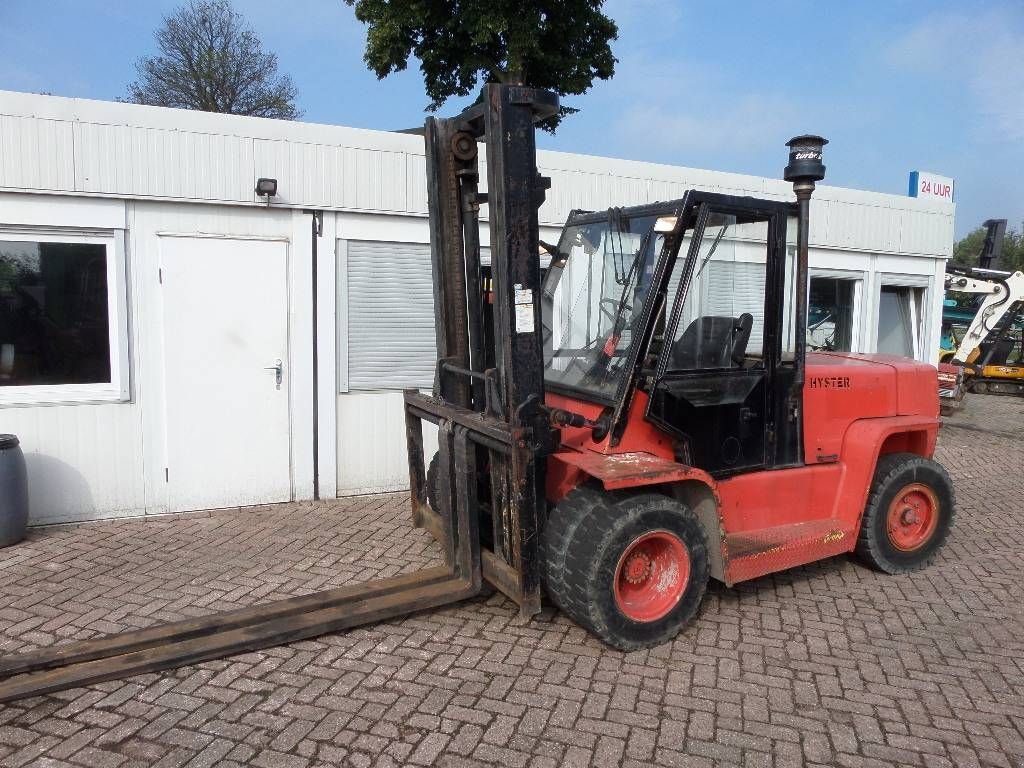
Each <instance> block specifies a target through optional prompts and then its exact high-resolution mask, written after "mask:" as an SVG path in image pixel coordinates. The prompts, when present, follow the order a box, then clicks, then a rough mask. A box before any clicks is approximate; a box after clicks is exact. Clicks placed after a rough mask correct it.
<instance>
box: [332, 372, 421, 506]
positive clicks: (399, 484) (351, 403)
mask: <svg viewBox="0 0 1024 768" xmlns="http://www.w3.org/2000/svg"><path fill="white" fill-rule="evenodd" d="M406 445H407V443H406V436H405V408H404V406H403V401H402V393H401V392H350V393H348V394H344V395H338V495H339V496H346V495H352V494H357V493H383V492H387V491H399V490H405V489H406V488H408V487H409V462H408V458H407V456H408V449H407V447H406ZM436 450H437V428H436V427H435V426H434V425H433V424H430V423H429V422H426V421H424V422H423V453H424V455H425V456H426V459H427V461H430V457H431V456H433V455H434V452H435V451H436Z"/></svg>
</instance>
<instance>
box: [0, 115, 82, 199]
mask: <svg viewBox="0 0 1024 768" xmlns="http://www.w3.org/2000/svg"><path fill="white" fill-rule="evenodd" d="M0 187H15V188H19V189H51V190H55V191H61V192H71V191H73V190H74V188H75V165H74V145H73V137H72V131H71V123H68V122H63V121H59V120H39V119H35V118H30V117H13V116H11V115H0Z"/></svg>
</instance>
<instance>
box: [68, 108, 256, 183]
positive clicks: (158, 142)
mask: <svg viewBox="0 0 1024 768" xmlns="http://www.w3.org/2000/svg"><path fill="white" fill-rule="evenodd" d="M76 133H77V143H76V146H75V164H76V174H77V181H76V186H77V189H79V190H80V191H83V192H95V193H102V194H111V195H122V196H142V197H174V198H186V199H194V200H223V201H232V202H249V201H252V200H253V193H252V189H253V183H254V181H255V179H254V178H253V176H252V171H251V169H252V167H253V148H252V143H253V142H252V139H251V138H247V137H241V136H229V135H218V134H208V133H196V132H185V131H165V130H160V129H156V128H139V127H133V126H127V125H102V124H81V125H79V126H78V129H77V132H76Z"/></svg>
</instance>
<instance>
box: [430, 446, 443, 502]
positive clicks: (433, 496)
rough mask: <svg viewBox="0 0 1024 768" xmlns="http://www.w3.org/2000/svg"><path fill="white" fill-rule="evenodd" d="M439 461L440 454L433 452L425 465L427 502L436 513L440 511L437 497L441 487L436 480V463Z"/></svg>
mask: <svg viewBox="0 0 1024 768" xmlns="http://www.w3.org/2000/svg"><path fill="white" fill-rule="evenodd" d="M440 463H441V454H440V453H435V454H434V456H433V458H432V459H431V460H430V465H429V466H428V467H427V504H429V505H430V508H431V509H432V510H434V511H435V512H437V513H440V511H441V505H440V503H438V500H437V499H438V497H439V496H440V495H441V488H440V486H439V485H438V482H437V473H438V465H439V464H440Z"/></svg>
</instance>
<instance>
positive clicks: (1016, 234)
mask: <svg viewBox="0 0 1024 768" xmlns="http://www.w3.org/2000/svg"><path fill="white" fill-rule="evenodd" d="M1022 230H1024V226H1022ZM984 244H985V228H984V227H978V228H977V229H975V230H974V231H972V232H971V233H970V234H968V235H967V236H966V237H964V238H963V239H962V240H959V241H957V243H956V245H954V246H953V262H954V263H956V264H965V265H968V266H973V265H975V264H977V263H978V257H979V256H980V255H981V249H982V247H983V246H984ZM1000 268H1001V269H1005V270H1009V271H1011V272H1012V271H1015V270H1018V269H1024V231H1017V230H1015V229H1014V228H1013V227H1007V228H1006V235H1005V236H1004V237H1003V255H1002V265H1001V267H1000Z"/></svg>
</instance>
